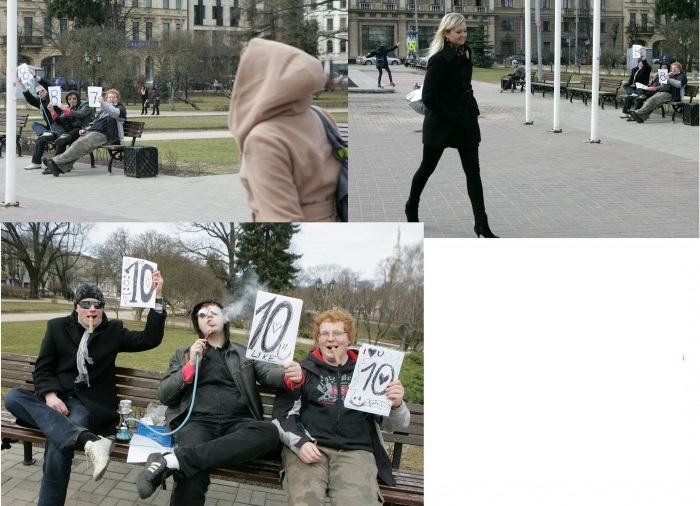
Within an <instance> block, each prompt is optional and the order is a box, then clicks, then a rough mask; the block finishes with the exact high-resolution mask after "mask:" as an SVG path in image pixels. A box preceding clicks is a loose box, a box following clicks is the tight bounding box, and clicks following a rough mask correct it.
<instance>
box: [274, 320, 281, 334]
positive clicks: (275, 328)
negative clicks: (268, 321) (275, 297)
mask: <svg viewBox="0 0 700 506" xmlns="http://www.w3.org/2000/svg"><path fill="white" fill-rule="evenodd" d="M281 327H282V324H281V323H280V322H272V332H273V333H276V332H277V331H278V330H279V329H280V328H281Z"/></svg>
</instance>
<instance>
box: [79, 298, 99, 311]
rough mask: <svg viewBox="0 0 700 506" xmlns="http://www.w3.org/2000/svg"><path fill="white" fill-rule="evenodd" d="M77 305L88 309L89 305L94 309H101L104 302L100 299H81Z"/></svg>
mask: <svg viewBox="0 0 700 506" xmlns="http://www.w3.org/2000/svg"><path fill="white" fill-rule="evenodd" d="M78 305H79V306H80V307H82V308H83V309H90V306H95V309H102V308H103V307H104V306H105V303H104V302H102V301H101V300H81V301H80V302H78Z"/></svg>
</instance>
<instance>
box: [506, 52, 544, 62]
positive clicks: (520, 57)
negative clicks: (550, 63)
mask: <svg viewBox="0 0 700 506" xmlns="http://www.w3.org/2000/svg"><path fill="white" fill-rule="evenodd" d="M513 60H518V63H519V64H521V65H525V55H524V54H512V55H510V56H509V57H508V58H507V60H506V63H507V64H508V65H510V62H512V61H513ZM530 62H531V63H537V55H536V54H532V55H531V56H530Z"/></svg>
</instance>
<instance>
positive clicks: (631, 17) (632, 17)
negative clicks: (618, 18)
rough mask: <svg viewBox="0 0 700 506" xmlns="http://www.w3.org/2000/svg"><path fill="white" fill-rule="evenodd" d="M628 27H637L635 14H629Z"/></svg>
mask: <svg viewBox="0 0 700 506" xmlns="http://www.w3.org/2000/svg"><path fill="white" fill-rule="evenodd" d="M630 26H632V27H636V26H637V14H636V13H635V12H630Z"/></svg>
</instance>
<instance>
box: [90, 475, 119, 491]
mask: <svg viewBox="0 0 700 506" xmlns="http://www.w3.org/2000/svg"><path fill="white" fill-rule="evenodd" d="M97 483H98V486H97V488H96V489H95V490H94V493H95V494H101V495H109V493H110V491H111V490H112V489H113V488H114V487H115V485H116V484H117V483H119V482H118V480H113V479H109V478H106V477H103V478H102V479H101V480H100V481H98V482H97Z"/></svg>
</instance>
